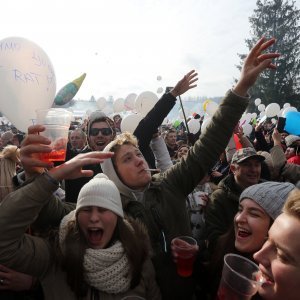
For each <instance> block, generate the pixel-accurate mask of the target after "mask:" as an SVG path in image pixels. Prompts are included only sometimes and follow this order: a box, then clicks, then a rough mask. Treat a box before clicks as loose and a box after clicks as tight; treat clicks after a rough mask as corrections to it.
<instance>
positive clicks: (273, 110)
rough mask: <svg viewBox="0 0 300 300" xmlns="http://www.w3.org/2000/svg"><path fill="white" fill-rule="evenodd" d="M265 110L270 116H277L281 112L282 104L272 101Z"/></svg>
mask: <svg viewBox="0 0 300 300" xmlns="http://www.w3.org/2000/svg"><path fill="white" fill-rule="evenodd" d="M265 112H266V116H267V117H268V118H272V117H275V116H277V114H278V113H279V112H280V106H279V104H278V103H270V104H269V105H268V106H267V107H266V109H265Z"/></svg>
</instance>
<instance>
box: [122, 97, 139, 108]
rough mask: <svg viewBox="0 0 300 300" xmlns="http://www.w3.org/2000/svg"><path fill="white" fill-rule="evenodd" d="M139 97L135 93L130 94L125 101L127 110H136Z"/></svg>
mask: <svg viewBox="0 0 300 300" xmlns="http://www.w3.org/2000/svg"><path fill="white" fill-rule="evenodd" d="M136 97H137V94H135V93H130V94H129V95H128V96H127V97H126V98H125V101H124V107H125V109H126V110H133V109H134V103H135V99H136Z"/></svg>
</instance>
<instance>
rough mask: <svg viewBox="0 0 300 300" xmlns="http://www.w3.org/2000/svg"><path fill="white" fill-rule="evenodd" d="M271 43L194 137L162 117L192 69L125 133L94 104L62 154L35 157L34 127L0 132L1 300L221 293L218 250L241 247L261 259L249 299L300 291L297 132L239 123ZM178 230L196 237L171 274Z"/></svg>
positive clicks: (254, 55) (43, 149)
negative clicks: (186, 271) (187, 269)
mask: <svg viewBox="0 0 300 300" xmlns="http://www.w3.org/2000/svg"><path fill="white" fill-rule="evenodd" d="M274 43H275V39H270V40H266V39H264V38H261V39H260V40H259V41H258V42H257V44H256V45H255V46H254V47H253V48H252V49H251V51H250V53H249V54H248V56H247V57H246V59H245V61H244V65H243V68H242V70H241V75H240V79H239V80H238V81H237V83H236V84H235V86H234V87H232V88H231V89H230V90H229V91H228V93H227V94H226V95H225V97H224V99H223V100H222V102H221V104H220V105H219V107H218V110H217V111H216V112H215V114H214V115H213V117H212V120H211V122H210V123H209V124H208V125H207V126H206V128H205V129H204V130H201V126H200V130H199V132H197V133H196V134H190V133H188V134H186V133H185V131H184V130H183V129H182V128H180V130H178V128H177V129H176V128H174V127H168V128H166V126H162V122H163V120H164V119H165V117H166V116H167V115H168V113H169V112H170V110H171V109H172V108H173V106H174V105H175V103H176V98H177V97H178V96H180V95H182V94H183V93H185V92H186V91H188V90H189V89H192V88H194V87H195V86H196V82H197V80H198V74H197V73H196V72H195V71H194V70H192V71H190V72H189V73H187V74H186V75H185V76H184V77H183V78H182V79H181V80H180V81H178V83H177V84H176V85H175V87H174V88H172V89H171V90H170V91H169V92H167V93H165V94H164V95H163V96H162V97H161V99H159V101H158V102H157V103H156V105H155V106H154V107H153V108H152V109H151V110H150V112H149V113H148V114H147V115H146V116H145V117H144V118H143V119H142V121H141V122H140V123H139V124H138V125H137V127H136V129H135V131H134V132H133V134H132V133H129V132H121V131H120V122H121V116H120V115H116V116H114V118H113V119H111V118H110V117H108V116H107V115H105V114H104V113H103V112H101V111H95V112H93V113H91V115H90V116H89V119H88V120H87V123H86V124H84V126H80V127H74V126H72V127H71V128H70V129H71V130H70V132H69V141H68V147H67V154H66V161H65V162H60V163H55V164H54V163H53V162H50V161H44V160H41V153H49V152H51V147H50V146H49V144H50V142H49V140H48V139H47V138H45V137H44V136H43V135H42V134H39V133H40V132H43V131H44V130H45V127H44V126H42V125H39V124H37V125H33V126H31V127H29V128H28V133H27V134H26V136H25V137H24V136H22V138H21V137H20V138H19V137H18V136H17V134H14V133H13V132H10V131H5V132H4V133H2V135H1V143H0V145H1V152H0V171H1V172H0V176H1V177H0V178H1V185H0V190H1V193H0V197H1V198H0V298H1V299H125V298H126V296H139V297H141V298H139V299H151V300H152V299H154V300H155V299H166V300H168V299H172V300H173V299H194V300H195V299H199V300H200V299H220V298H218V297H219V296H218V286H219V284H220V281H221V277H222V269H223V258H224V255H226V254H228V253H236V254H239V255H241V256H243V257H246V258H248V259H250V260H252V261H253V262H256V263H257V264H259V268H260V272H261V276H262V278H263V283H262V284H261V285H260V287H259V288H258V292H257V293H256V294H255V295H254V296H253V299H266V300H269V299H273V300H276V299H287V300H294V299H298V292H299V291H300V290H298V287H297V285H298V282H300V243H299V241H298V239H297V237H296V236H297V235H298V234H299V233H300V190H299V185H298V187H297V183H298V181H299V180H300V166H299V165H300V154H299V148H298V147H299V145H300V137H299V136H295V135H292V134H289V133H288V132H278V130H277V129H276V127H275V128H274V126H272V124H271V123H270V122H269V121H268V120H267V121H265V122H260V123H257V124H255V125H253V132H252V134H251V135H250V136H249V137H247V136H245V135H244V134H243V130H242V127H241V126H239V124H238V122H239V120H240V118H241V116H242V114H243V112H244V111H245V109H246V108H247V106H248V103H249V100H250V96H249V94H248V91H249V89H250V88H251V86H252V85H253V84H254V83H255V82H256V80H257V78H258V77H259V76H260V74H261V73H262V72H263V71H265V70H266V69H276V65H275V64H274V62H273V60H274V59H276V58H277V57H279V54H278V53H269V52H267V51H266V50H268V48H269V47H270V46H272V45H273V44H274ZM195 118H196V119H198V120H199V123H200V125H201V124H202V122H203V118H202V117H199V116H195ZM237 140H238V142H237ZM178 236H191V237H193V238H194V239H195V240H196V241H197V245H196V246H195V247H194V248H193V251H194V253H195V254H196V256H197V257H196V261H195V263H194V271H193V274H192V276H190V277H181V276H179V275H178V274H177V272H176V264H175V261H176V260H177V253H176V250H175V248H174V247H173V245H172V240H173V239H174V238H175V237H178Z"/></svg>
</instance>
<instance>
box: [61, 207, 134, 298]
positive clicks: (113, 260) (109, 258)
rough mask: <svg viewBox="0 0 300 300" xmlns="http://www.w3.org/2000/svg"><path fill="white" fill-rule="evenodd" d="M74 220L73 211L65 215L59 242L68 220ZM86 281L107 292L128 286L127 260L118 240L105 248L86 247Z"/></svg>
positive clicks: (122, 291)
mask: <svg viewBox="0 0 300 300" xmlns="http://www.w3.org/2000/svg"><path fill="white" fill-rule="evenodd" d="M72 220H75V211H72V212H70V213H69V214H68V215H66V216H65V217H64V218H63V219H62V221H61V223H60V227H59V243H60V247H61V249H62V251H64V250H63V248H64V247H63V243H64V240H65V237H66V234H67V225H68V222H69V221H72ZM83 267H84V273H85V280H86V282H87V283H88V284H89V285H90V286H92V287H94V288H96V289H97V290H99V291H103V292H106V293H109V294H118V293H124V292H126V291H127V290H129V288H130V282H131V274H130V272H129V261H128V257H127V255H126V253H125V251H124V248H123V245H122V243H121V242H120V241H115V242H114V243H113V245H112V246H111V247H109V248H106V249H92V248H88V249H86V252H85V254H84V261H83Z"/></svg>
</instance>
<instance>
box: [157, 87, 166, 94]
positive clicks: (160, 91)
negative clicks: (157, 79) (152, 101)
mask: <svg viewBox="0 0 300 300" xmlns="http://www.w3.org/2000/svg"><path fill="white" fill-rule="evenodd" d="M163 91H164V89H163V88H162V87H159V88H158V89H157V91H156V92H157V94H161V93H162V92H163Z"/></svg>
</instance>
